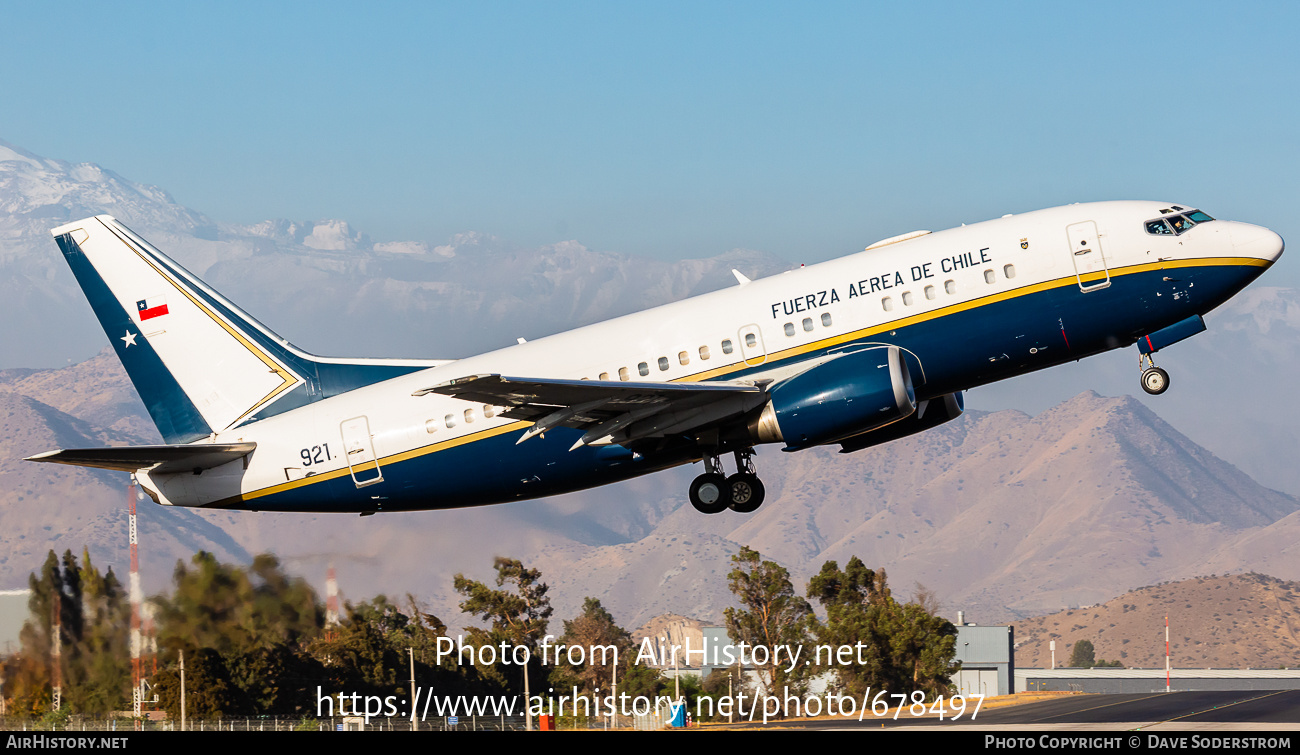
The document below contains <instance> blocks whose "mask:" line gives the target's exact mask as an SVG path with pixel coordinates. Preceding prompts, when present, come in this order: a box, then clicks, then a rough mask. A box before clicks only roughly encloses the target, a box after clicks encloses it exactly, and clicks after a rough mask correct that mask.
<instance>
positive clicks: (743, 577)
mask: <svg viewBox="0 0 1300 755" xmlns="http://www.w3.org/2000/svg"><path fill="white" fill-rule="evenodd" d="M731 562H732V564H734V565H735V568H733V569H732V570H731V572H730V573H729V574H728V575H727V586H728V587H730V588H731V592H732V593H734V594H735V596H736V598H737V599H738V600H739V601H740V606H741V607H740V608H728V609H727V610H726V611H725V612H724V615H725V616H726V620H727V634H728V635H730V637H731V639H732V640H733V641H735V642H738V643H745V644H747V645H749V646H755V645H762V646H765V647H766V648H767V650H768V652H767V653H765V654H764V653H760V657H759V658H758V660H763V658H762V656H763V655H766V656H767V658H766V663H761V664H757V663H756V664H755V668H756V669H757V671H758V676H759V680H760V682H761V683H762V685H763V687H764V689H765V690H766V693H767V694H770V695H781V696H784V695H785V694H786V692H787V691H788V692H789V693H791V694H795V695H800V694H802V693H803V692H804V691H806V689H807V684H808V678H809V674H808V670H809V669H811V666H805V665H803V664H802V662H800V663H799V664H795V665H794V668H790V666H791V664H790V662H789V660H788V658H782V659H776V658H775V653H774V652H773V651H774V650H775V648H776V647H778V646H782V647H783V648H785V649H788V650H790V651H792V652H798V653H799V654H800V655H799V658H800V659H806V657H807V655H806V653H805V652H804V650H803V648H804V646H805V644H806V643H807V642H808V639H809V631H810V629H811V628H812V626H813V624H814V623H815V621H816V619H815V617H814V616H813V612H812V606H810V605H808V601H806V600H804V599H803V598H801V597H799V596H798V595H796V594H795V592H794V587H793V586H792V585H791V584H790V573H789V572H788V571H786V569H785V567H783V566H781V565H780V564H778V563H776V562H774V561H764V560H762V556H761V555H760V554H759V553H758V551H756V550H753V549H752V548H749V547H748V546H744V547H742V548H741V549H740V552H739V553H737V554H736V555H734V556H732V557H731Z"/></svg>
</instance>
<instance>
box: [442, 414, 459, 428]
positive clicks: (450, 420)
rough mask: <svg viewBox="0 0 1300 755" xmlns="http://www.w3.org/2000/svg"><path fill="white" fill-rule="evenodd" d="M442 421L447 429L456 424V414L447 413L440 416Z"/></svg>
mask: <svg viewBox="0 0 1300 755" xmlns="http://www.w3.org/2000/svg"><path fill="white" fill-rule="evenodd" d="M442 423H443V424H444V425H446V426H447V429H448V430H450V429H451V428H453V427H455V426H456V415H454V414H448V415H447V416H446V417H443V418H442Z"/></svg>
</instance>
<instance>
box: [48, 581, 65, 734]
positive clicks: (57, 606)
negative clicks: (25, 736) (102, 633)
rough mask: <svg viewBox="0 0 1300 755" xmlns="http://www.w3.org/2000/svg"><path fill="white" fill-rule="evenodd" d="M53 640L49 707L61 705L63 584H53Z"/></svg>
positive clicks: (56, 708)
mask: <svg viewBox="0 0 1300 755" xmlns="http://www.w3.org/2000/svg"><path fill="white" fill-rule="evenodd" d="M54 587H55V589H54V621H53V624H54V642H53V644H52V646H51V647H50V663H51V664H52V665H53V666H54V673H53V676H54V699H53V700H51V701H50V707H51V708H53V709H54V710H58V709H59V708H61V707H63V585H62V584H58V585H55V586H54Z"/></svg>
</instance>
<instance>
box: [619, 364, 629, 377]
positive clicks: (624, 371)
mask: <svg viewBox="0 0 1300 755" xmlns="http://www.w3.org/2000/svg"><path fill="white" fill-rule="evenodd" d="M618 379H619V380H628V379H629V378H628V374H627V368H626V367H619V368H618Z"/></svg>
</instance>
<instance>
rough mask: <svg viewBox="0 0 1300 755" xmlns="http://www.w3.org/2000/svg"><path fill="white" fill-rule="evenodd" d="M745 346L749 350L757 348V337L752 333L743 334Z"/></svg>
mask: <svg viewBox="0 0 1300 755" xmlns="http://www.w3.org/2000/svg"><path fill="white" fill-rule="evenodd" d="M745 345H746V346H749V347H750V348H753V347H755V346H757V345H758V336H756V335H754V334H753V333H746V334H745Z"/></svg>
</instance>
